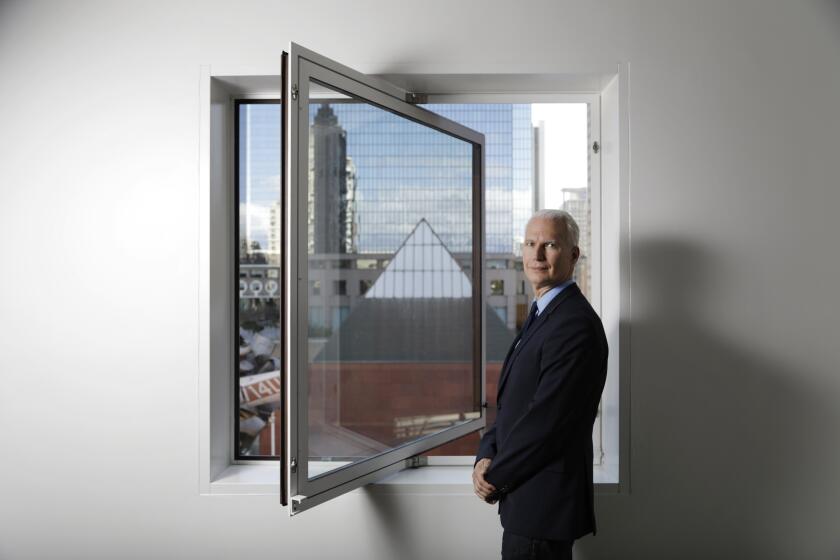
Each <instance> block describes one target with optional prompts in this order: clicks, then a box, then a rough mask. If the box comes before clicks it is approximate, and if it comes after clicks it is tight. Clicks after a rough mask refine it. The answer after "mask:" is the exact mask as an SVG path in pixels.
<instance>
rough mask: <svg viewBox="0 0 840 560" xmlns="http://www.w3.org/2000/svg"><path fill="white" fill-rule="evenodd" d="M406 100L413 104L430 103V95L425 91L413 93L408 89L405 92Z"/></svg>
mask: <svg viewBox="0 0 840 560" xmlns="http://www.w3.org/2000/svg"><path fill="white" fill-rule="evenodd" d="M405 102H406V103H411V104H412V105H416V104H418V103H428V102H429V96H428V95H427V94H425V93H411V92H410V91H407V92H406V93H405Z"/></svg>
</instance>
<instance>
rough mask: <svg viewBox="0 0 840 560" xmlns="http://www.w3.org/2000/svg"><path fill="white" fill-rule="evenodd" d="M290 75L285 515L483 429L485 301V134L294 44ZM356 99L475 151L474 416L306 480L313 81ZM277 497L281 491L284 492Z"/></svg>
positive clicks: (286, 149) (287, 105)
mask: <svg viewBox="0 0 840 560" xmlns="http://www.w3.org/2000/svg"><path fill="white" fill-rule="evenodd" d="M288 68H289V73H288V80H286V82H287V83H286V89H285V91H284V94H285V97H284V99H285V100H287V103H285V104H284V107H283V109H284V111H286V122H287V128H286V138H285V142H284V157H285V159H286V161H285V167H286V174H285V175H286V185H285V187H286V188H285V192H284V194H283V196H284V206H285V208H286V212H285V224H284V228H285V239H286V245H285V251H286V254H285V255H284V257H283V259H284V262H285V271H286V275H287V278H286V286H287V288H286V291H285V293H284V297H285V298H286V301H285V306H284V307H285V309H286V315H285V316H284V317H283V321H284V329H283V336H284V338H285V341H286V342H285V348H286V349H287V351H288V354H287V356H286V362H285V363H286V364H287V373H286V380H287V389H286V395H287V396H288V398H287V400H286V402H287V403H288V406H287V408H286V418H287V421H286V422H287V423H286V426H288V428H287V433H286V435H287V438H288V440H287V449H288V454H289V457H288V463H287V464H283V465H282V466H281V468H282V469H283V470H284V471H286V480H287V481H288V496H289V513H290V514H291V515H295V514H297V513H300V512H302V511H305V510H306V509H309V508H311V507H314V506H317V505H318V504H320V503H322V502H324V501H327V500H329V499H332V498H333V497H335V496H337V495H340V494H343V493H345V492H348V491H350V490H353V489H355V488H357V487H359V486H361V485H363V484H366V483H368V482H370V481H372V480H375V479H378V478H382V477H383V476H386V475H387V474H390V473H391V472H394V470H395V469H401V468H402V466H403V464H404V462H405V461H406V460H408V459H410V458H411V457H414V456H416V455H419V454H421V453H423V452H424V451H428V450H430V449H433V448H435V447H439V446H440V445H442V444H444V443H447V442H449V441H452V440H455V439H458V438H459V437H461V436H464V435H466V434H469V433H472V432H475V431H478V430H481V429H483V428H484V427H485V423H486V412H485V407H484V403H485V402H486V392H485V359H484V356H485V304H484V279H483V272H484V251H485V247H484V153H485V147H484V135H483V134H481V133H479V132H476V131H474V130H472V129H470V128H467V127H465V126H463V125H461V124H459V123H456V122H454V121H451V120H449V119H446V118H444V117H441V116H440V115H437V114H435V113H433V112H430V111H428V110H426V109H423V108H422V107H419V106H417V105H412V104H410V103H408V102H406V101H404V99H406V95H407V94H406V92H404V91H403V90H400V89H399V88H396V87H395V86H392V85H390V84H388V83H387V82H382V81H381V80H378V79H377V78H372V77H370V76H365V75H363V74H361V73H359V72H357V71H355V70H353V69H351V68H348V67H346V66H344V65H341V64H339V63H337V62H335V61H333V60H330V59H327V58H325V57H323V56H321V55H319V54H317V53H314V52H312V51H310V50H308V49H305V48H303V47H301V46H299V45H297V44H295V43H292V45H291V49H290V53H289V64H288ZM311 82H316V83H319V84H322V85H324V86H326V87H327V88H330V89H333V90H336V91H338V92H341V93H345V94H348V95H351V96H353V97H354V98H357V99H361V100H363V101H365V102H367V103H370V104H372V105H375V106H378V107H380V108H381V109H385V110H386V111H390V112H392V113H395V114H397V115H399V116H401V117H403V118H406V119H408V120H412V121H415V122H417V123H420V124H422V125H424V126H427V127H430V128H433V129H436V130H437V131H439V132H441V133H445V134H448V135H449V136H452V137H455V138H458V139H460V140H462V141H465V142H467V143H469V144H471V146H472V166H473V169H472V171H473V173H472V239H473V243H472V269H473V270H472V278H471V280H472V325H473V340H472V356H473V360H472V366H473V375H472V380H473V388H474V390H473V395H474V398H475V403H474V405H475V409H476V410H477V411H478V413H479V417H478V418H475V419H467V420H465V421H463V422H462V423H459V424H458V425H456V426H452V427H449V428H446V429H443V430H441V431H439V432H436V433H434V434H430V435H427V436H423V437H420V438H418V439H415V440H413V441H411V442H408V443H405V444H402V445H399V446H397V447H394V448H391V449H389V450H387V451H384V452H382V453H380V454H378V455H375V456H372V457H369V458H366V459H363V460H360V461H356V462H353V463H350V464H347V465H345V466H342V467H339V468H336V469H333V470H330V471H329V472H326V473H323V474H320V475H318V476H316V477H309V461H308V460H299V459H298V458H302V457H308V456H309V453H308V449H309V437H308V429H309V409H308V396H309V393H308V381H309V379H308V375H309V372H308V361H307V360H306V358H305V356H307V353H308V346H307V345H308V340H307V336H306V334H305V333H306V332H307V330H308V329H307V324H308V323H307V322H308V316H307V311H308V308H309V307H308V298H309V294H308V289H307V288H308V261H307V259H308V255H307V238H308V232H307V229H308V225H307V221H306V219H305V217H306V216H307V192H308V189H309V176H308V169H309V163H308V158H309V148H308V147H309V133H310V131H309V119H308V115H309V111H308V107H309V100H310V94H309V89H310V83H311ZM281 492H283V490H282V489H281Z"/></svg>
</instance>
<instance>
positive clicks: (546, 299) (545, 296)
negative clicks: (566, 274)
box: [537, 280, 575, 316]
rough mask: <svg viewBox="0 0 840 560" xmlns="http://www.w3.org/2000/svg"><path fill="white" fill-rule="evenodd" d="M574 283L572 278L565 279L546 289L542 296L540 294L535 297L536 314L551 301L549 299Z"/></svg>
mask: <svg viewBox="0 0 840 560" xmlns="http://www.w3.org/2000/svg"><path fill="white" fill-rule="evenodd" d="M574 283H575V281H574V280H566V281H565V282H563V283H562V284H560V285H559V286H554V287H553V288H551V289H550V290H548V291H547V292H546V293H544V294H543V295H542V296H540V298H539V299H537V316H539V314H540V313H542V312H543V309H545V308H546V307H548V304H549V303H551V300H553V299H554V298H556V297H557V295H558V294H559V293H560V292H562V291H563V290H565V289H566V288H568V287H569V286H571V285H572V284H574Z"/></svg>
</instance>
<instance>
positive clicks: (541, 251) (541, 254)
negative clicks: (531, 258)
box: [537, 245, 545, 261]
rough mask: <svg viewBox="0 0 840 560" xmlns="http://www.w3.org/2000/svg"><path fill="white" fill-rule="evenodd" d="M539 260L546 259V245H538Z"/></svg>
mask: <svg viewBox="0 0 840 560" xmlns="http://www.w3.org/2000/svg"><path fill="white" fill-rule="evenodd" d="M537 260H538V261H544V260H545V247H543V246H542V245H537Z"/></svg>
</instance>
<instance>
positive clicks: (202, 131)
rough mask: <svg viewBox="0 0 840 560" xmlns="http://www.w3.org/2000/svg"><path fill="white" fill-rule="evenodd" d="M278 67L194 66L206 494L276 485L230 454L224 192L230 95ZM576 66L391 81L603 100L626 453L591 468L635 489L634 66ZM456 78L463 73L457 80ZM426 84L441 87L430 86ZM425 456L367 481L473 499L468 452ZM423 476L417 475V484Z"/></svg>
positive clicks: (261, 89)
mask: <svg viewBox="0 0 840 560" xmlns="http://www.w3.org/2000/svg"><path fill="white" fill-rule="evenodd" d="M277 69H278V65H277V64H275V63H272V64H268V65H264V66H262V67H260V66H259V65H257V66H254V65H251V66H247V65H246V66H242V65H236V64H235V65H233V66H227V67H225V66H212V67H211V66H209V65H204V66H201V68H200V72H199V74H200V78H199V88H198V92H199V102H200V107H201V112H200V114H199V121H198V138H199V177H198V183H199V184H198V201H199V212H198V219H197V227H198V249H199V261H198V262H199V276H198V339H199V352H198V365H197V371H198V403H197V404H198V412H199V422H198V429H197V434H198V457H199V461H198V469H199V473H198V474H199V476H198V491H199V493H200V494H202V495H231V494H234V495H242V494H251V495H260V496H265V495H277V493H278V491H277V490H278V485H277V477H278V470H279V465H278V464H277V461H262V460H253V459H250V460H249V459H240V460H236V459H235V458H234V457H233V449H234V441H235V434H234V431H233V420H232V419H233V412H234V411H233V410H232V409H231V406H230V403H231V402H232V399H231V393H230V391H231V388H232V387H233V383H232V382H231V375H232V371H231V368H230V367H229V363H230V361H229V355H228V353H229V352H231V350H232V349H231V348H229V346H230V344H229V341H230V340H231V338H230V336H229V330H230V325H231V324H232V323H231V315H232V305H231V301H232V299H231V298H228V299H225V297H224V295H225V294H228V293H230V292H231V290H233V289H236V288H238V279H237V283H236V284H235V285H233V286H230V285H227V284H229V282H228V280H227V278H229V277H231V276H232V275H231V274H230V273H229V271H230V269H231V267H233V266H235V263H234V261H233V256H232V255H233V250H232V247H231V246H230V243H229V240H230V239H231V238H232V234H231V233H230V232H231V231H232V229H231V228H232V224H231V223H230V222H229V221H228V218H229V215H230V214H229V211H228V210H227V209H229V207H230V204H231V203H232V202H233V201H232V200H229V199H228V195H229V193H231V192H233V191H232V188H231V183H232V181H233V173H232V160H231V155H232V154H233V150H232V147H231V143H232V138H233V130H232V128H233V127H232V122H233V110H232V106H233V102H232V100H233V99H234V98H236V97H239V98H243V99H266V98H278V97H279V96H280V92H281V90H282V85H281V76H280V75H278V74H277ZM579 70H580V69H577V70H576V73H575V74H533V75H505V74H487V75H478V76H469V77H465V76H446V75H408V74H403V75H395V76H385V77H387V78H389V79H392V81H393V83H398V84H400V83H404V84H406V85H407V86H408V87H410V89H414V90H423V89H432V90H433V91H442V92H446V91H452V92H455V91H457V92H462V93H459V94H457V95H463V96H469V99H470V101H471V102H476V101H477V100H479V99H481V98H482V97H486V98H489V97H493V98H494V99H495V100H497V99H499V97H498V96H499V95H502V96H506V98H508V99H512V98H513V99H519V100H521V101H520V102H524V101H525V100H526V99H527V100H528V101H532V102H551V101H554V100H557V99H559V98H562V97H564V96H566V97H568V96H572V97H574V96H577V95H580V94H586V95H593V94H594V95H599V96H600V97H601V100H602V103H601V116H602V132H603V135H602V137H603V142H602V154H603V157H602V191H603V204H602V215H603V222H602V225H601V232H602V235H603V240H604V241H603V245H604V247H603V249H604V252H603V256H602V261H603V264H604V269H603V272H602V274H603V277H604V279H605V283H604V286H603V297H604V300H605V306H604V313H605V316H604V322H605V328H606V329H607V336H608V339H609V343H610V366H609V374H608V382H609V380H611V379H613V380H615V381H616V383H615V387H614V388H613V389H612V390H613V392H614V394H613V395H612V397H611V398H612V399H614V402H615V403H616V404H617V405H618V407H619V409H618V410H617V411H613V412H614V413H615V414H617V416H618V418H619V427H620V430H619V434H618V438H619V453H618V456H617V457H616V459H617V460H618V461H619V464H618V465H617V466H616V468H617V472H618V482H617V483H600V482H598V477H597V474H596V493H597V494H619V495H623V494H629V492H630V481H631V478H630V474H631V473H630V467H629V448H630V423H629V420H630V373H631V371H630V355H629V335H630V309H631V302H630V266H629V265H630V262H629V256H630V251H629V248H630V239H629V219H630V212H629V189H630V129H629V68H628V65H627V63H624V62H620V63H617V64H616V65H614V66H610V67H602V68H598V69H593V71H592V72H589V73H581V72H580V71H579ZM476 78H477V79H476ZM459 79H460V80H462V81H461V82H459V81H458V80H459ZM464 79H469V80H470V81H469V83H468V84H466V85H465V84H464V83H463V80H464ZM412 84H419V85H412ZM423 84H434V85H433V86H431V87H424V86H423ZM441 84H443V85H442V86H441ZM463 92H470V93H463ZM489 92H508V93H502V94H499V93H489ZM520 92H532V93H520ZM557 92H568V93H557ZM453 98H454V95H452V94H447V95H446V98H445V100H444V99H443V98H441V97H438V96H429V100H430V102H432V101H438V102H449V100H451V99H453ZM607 390H608V389H605V396H606V392H607ZM429 459H430V460H429V465H434V466H430V467H427V468H424V469H419V470H418V469H410V470H408V471H404V472H403V473H400V474H399V475H397V476H396V477H391V478H389V479H388V480H387V481H385V482H383V484H376V485H374V486H372V487H370V491H376V492H388V493H393V492H396V493H416V492H421V493H427V492H445V493H448V494H452V493H454V494H463V495H465V496H471V495H472V494H471V490H470V488H471V487H470V482H469V476H468V471H469V469H467V468H465V467H462V466H459V465H462V464H463V460H462V458H460V457H440V456H437V457H430V458H429ZM452 459H455V460H456V461H454V462H453V461H452ZM394 470H397V469H394ZM423 473H425V474H423ZM457 473H461V474H457ZM421 474H422V476H420V475H421ZM462 478H463V480H462V481H461V479H462ZM418 479H421V480H422V481H421V482H419V483H418V482H417V480H418ZM459 481H460V482H459Z"/></svg>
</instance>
